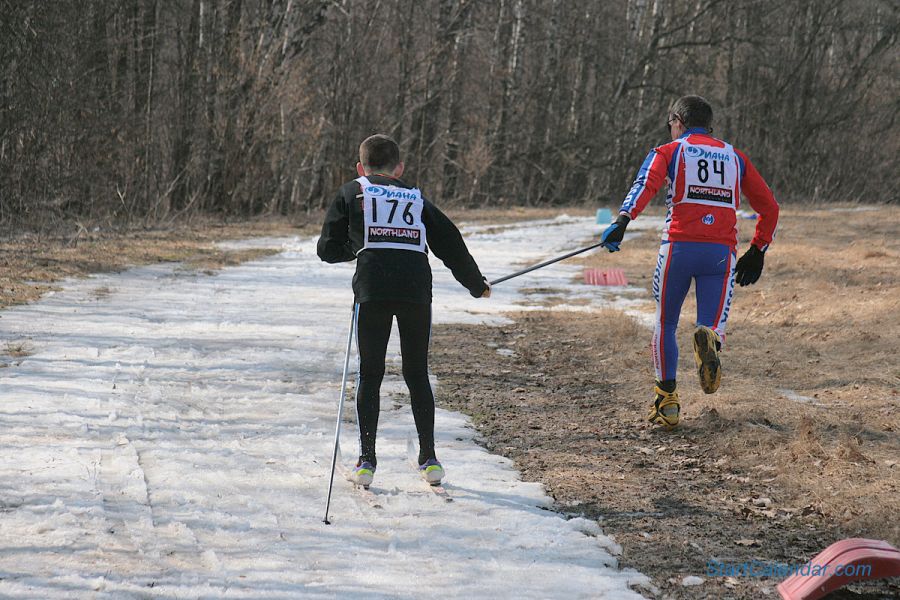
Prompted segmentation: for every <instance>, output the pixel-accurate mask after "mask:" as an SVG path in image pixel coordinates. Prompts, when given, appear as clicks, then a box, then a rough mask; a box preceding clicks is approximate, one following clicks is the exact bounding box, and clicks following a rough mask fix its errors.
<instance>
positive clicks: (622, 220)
mask: <svg viewBox="0 0 900 600" xmlns="http://www.w3.org/2000/svg"><path fill="white" fill-rule="evenodd" d="M630 221H631V219H630V218H629V217H627V216H625V215H619V218H618V219H616V221H615V223H613V224H612V225H610V226H609V227H607V228H606V230H605V231H604V232H603V233H602V234H601V235H600V247H601V248H606V249H607V250H609V251H610V252H618V251H619V244H621V243H622V238H624V237H625V228H626V227H628V223H629V222H630Z"/></svg>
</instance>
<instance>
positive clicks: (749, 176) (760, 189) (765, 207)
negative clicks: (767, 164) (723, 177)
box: [738, 151, 779, 252]
mask: <svg viewBox="0 0 900 600" xmlns="http://www.w3.org/2000/svg"><path fill="white" fill-rule="evenodd" d="M738 155H739V156H740V157H741V160H742V161H743V163H744V176H743V178H742V179H741V191H742V192H743V193H744V196H746V198H747V201H748V202H750V207H751V208H752V209H753V210H754V211H756V213H757V214H759V219H757V221H756V234H755V235H754V236H753V240H751V242H750V243H751V244H753V245H754V246H756V247H757V248H759V249H760V250H762V251H763V252H765V251H766V249H767V248H768V247H769V244H771V243H772V238H773V237H774V236H775V227H776V226H777V225H778V210H779V209H778V202H776V201H775V195H774V194H772V190H770V189H769V186H768V185H767V184H766V181H765V180H764V179H763V178H762V175H760V174H759V171H757V170H756V167H754V166H753V163H751V162H750V159H749V158H747V156H746V155H745V154H744V153H743V152H740V151H738Z"/></svg>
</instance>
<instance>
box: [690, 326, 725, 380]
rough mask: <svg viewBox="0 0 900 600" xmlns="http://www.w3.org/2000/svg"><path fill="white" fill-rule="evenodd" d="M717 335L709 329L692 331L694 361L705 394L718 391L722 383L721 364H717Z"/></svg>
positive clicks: (701, 328)
mask: <svg viewBox="0 0 900 600" xmlns="http://www.w3.org/2000/svg"><path fill="white" fill-rule="evenodd" d="M720 347H721V343H720V342H719V335H718V334H717V333H716V332H715V331H713V330H712V329H710V328H709V327H704V326H702V325H701V326H700V327H698V328H697V330H696V331H694V361H695V362H696V363H697V370H698V372H699V374H700V387H701V388H702V389H703V391H704V392H706V393H707V394H712V393H713V392H715V391H716V390H717V389H719V384H720V383H721V382H722V363H721V362H719V348H720Z"/></svg>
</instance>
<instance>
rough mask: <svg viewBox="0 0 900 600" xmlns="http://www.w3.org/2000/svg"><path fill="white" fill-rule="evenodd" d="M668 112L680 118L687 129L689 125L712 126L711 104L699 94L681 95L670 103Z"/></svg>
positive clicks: (708, 127) (705, 127) (707, 127)
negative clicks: (670, 106)
mask: <svg viewBox="0 0 900 600" xmlns="http://www.w3.org/2000/svg"><path fill="white" fill-rule="evenodd" d="M669 112H670V113H672V114H673V115H676V116H677V117H678V118H679V119H681V122H682V123H684V126H685V127H687V128H689V129H690V128H691V127H703V128H704V129H710V127H711V126H712V120H713V110H712V106H710V104H709V102H707V101H706V99H704V98H702V97H700V96H682V97H681V98H679V99H678V100H676V101H675V102H674V104H672V108H670V109H669Z"/></svg>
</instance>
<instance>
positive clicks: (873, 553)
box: [778, 538, 900, 600]
mask: <svg viewBox="0 0 900 600" xmlns="http://www.w3.org/2000/svg"><path fill="white" fill-rule="evenodd" d="M809 564H810V565H812V566H813V567H814V568H815V569H814V571H813V572H810V573H809V574H806V575H801V574H799V573H798V574H796V575H791V576H790V577H788V578H787V579H785V580H784V581H782V582H781V583H780V584H778V592H779V593H780V594H781V597H782V598H784V600H818V599H819V598H821V597H823V596H825V595H826V594H830V593H831V592H833V591H834V590H836V589H839V588H842V587H844V586H845V585H847V584H848V583H853V582H854V581H866V580H869V579H885V578H887V577H897V576H900V550H897V549H896V548H894V547H893V546H891V545H890V544H888V543H887V542H884V541H881V540H867V539H864V538H848V539H846V540H841V541H840V542H836V543H834V544H832V545H830V546H828V547H827V548H825V550H823V551H822V552H820V553H819V554H818V555H816V557H815V558H813V559H812V560H811V561H810V563H809ZM825 567H827V569H826V568H825ZM839 567H841V568H842V572H841V573H840V574H839V573H838V568H839ZM815 571H818V573H816V572H815Z"/></svg>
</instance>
